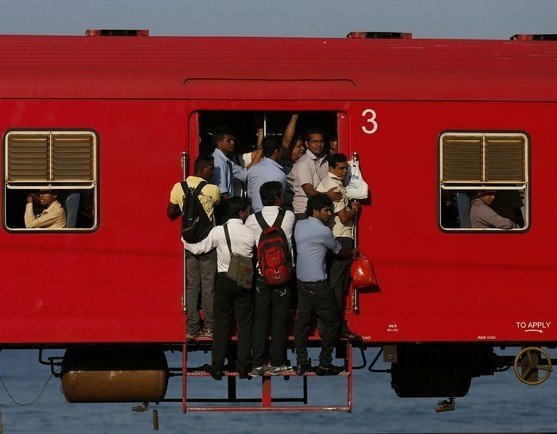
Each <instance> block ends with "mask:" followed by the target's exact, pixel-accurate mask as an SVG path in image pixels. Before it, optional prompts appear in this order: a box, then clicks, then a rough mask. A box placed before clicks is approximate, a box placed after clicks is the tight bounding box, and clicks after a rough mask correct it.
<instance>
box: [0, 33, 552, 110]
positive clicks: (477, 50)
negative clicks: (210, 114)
mask: <svg viewBox="0 0 557 434" xmlns="http://www.w3.org/2000/svg"><path fill="white" fill-rule="evenodd" d="M556 66H557V44H555V42H552V41H549V42H544V41H478V40H424V39H421V40H420V39H400V40H373V39H346V38H339V39H323V38H304V39H301V38H237V37H236V38H222V37H219V38H216V37H213V38H206V37H144V38H137V37H129V38H128V37H118V38H110V37H105V38H88V37H85V36H82V37H68V36H2V37H0V97H4V98H38V97H49V98H190V99H220V98H234V99H255V98H275V99H276V98H285V99H304V98H306V99H319V100H326V99H349V100H358V99H359V100H367V99H376V100H377V99H398V100H400V99H403V100H416V99H427V100H456V99H459V100H484V101H493V100H504V101H513V100H521V101H524V100H545V101H555V100H556V99H557V87H556V86H555V80H556V78H555V74H554V71H555V68H556ZM215 83H217V85H215Z"/></svg>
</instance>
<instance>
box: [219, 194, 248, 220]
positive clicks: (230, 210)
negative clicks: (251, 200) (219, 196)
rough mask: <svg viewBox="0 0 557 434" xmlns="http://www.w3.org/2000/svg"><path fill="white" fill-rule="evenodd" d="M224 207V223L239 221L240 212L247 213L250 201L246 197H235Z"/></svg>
mask: <svg viewBox="0 0 557 434" xmlns="http://www.w3.org/2000/svg"><path fill="white" fill-rule="evenodd" d="M223 205H224V212H223V215H224V219H223V221H224V222H226V221H227V220H228V219H239V218H240V212H241V211H245V210H246V208H247V207H248V201H247V199H246V198H244V197H240V196H234V197H231V198H230V199H228V200H225V201H224V204H223Z"/></svg>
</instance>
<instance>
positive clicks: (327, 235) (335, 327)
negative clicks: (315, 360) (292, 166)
mask: <svg viewBox="0 0 557 434" xmlns="http://www.w3.org/2000/svg"><path fill="white" fill-rule="evenodd" d="M306 213H307V216H308V218H307V220H300V221H298V223H297V224H296V228H295V230H294V239H295V240H296V246H297V251H298V256H297V258H296V270H297V277H298V315H297V317H296V324H295V326H294V341H295V345H296V358H297V361H298V368H297V372H298V374H299V375H301V374H303V373H304V372H307V371H308V370H310V369H311V365H310V363H309V362H308V351H307V337H308V334H309V332H310V325H311V318H312V314H313V313H315V314H316V315H317V317H318V318H319V319H320V320H321V322H322V324H323V327H322V329H321V330H320V333H319V334H320V335H321V353H320V354H319V366H318V367H317V370H316V374H317V375H338V374H339V373H340V372H342V369H343V368H342V367H340V366H335V365H333V364H332V354H333V349H334V347H335V343H336V341H337V339H338V337H339V331H340V320H339V312H338V307H337V304H336V301H335V296H334V294H333V290H332V289H331V287H330V285H329V283H328V281H327V269H326V255H327V250H331V251H332V252H333V253H334V254H336V255H338V256H341V257H343V258H354V257H355V256H356V255H357V251H356V250H349V249H344V248H342V246H341V245H340V244H339V242H338V241H336V240H335V238H334V236H333V233H332V232H331V229H330V228H329V227H328V226H327V223H328V221H329V220H330V219H331V218H332V216H333V202H332V200H331V199H330V198H329V197H328V196H327V195H326V194H324V193H318V194H316V195H314V196H310V197H309V198H308V204H307V211H306Z"/></svg>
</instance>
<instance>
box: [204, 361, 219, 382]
mask: <svg viewBox="0 0 557 434" xmlns="http://www.w3.org/2000/svg"><path fill="white" fill-rule="evenodd" d="M203 370H204V371H205V372H207V373H209V374H211V377H213V379H215V380H217V381H220V380H222V369H217V368H215V367H214V366H213V365H208V364H205V365H203Z"/></svg>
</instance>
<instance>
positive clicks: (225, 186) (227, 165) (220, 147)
mask: <svg viewBox="0 0 557 434" xmlns="http://www.w3.org/2000/svg"><path fill="white" fill-rule="evenodd" d="M212 140H213V145H214V146H215V150H214V151H213V159H214V162H215V173H214V175H213V184H215V185H218V186H219V188H220V194H221V196H222V198H223V199H229V198H231V197H233V196H238V195H239V193H240V192H237V191H235V188H234V179H237V180H238V181H240V182H245V181H246V175H247V169H246V168H245V167H242V166H240V165H238V164H236V163H234V162H233V161H232V160H231V159H230V157H231V156H232V155H233V154H234V149H235V142H234V133H233V132H232V130H231V129H230V128H226V127H220V128H217V129H216V130H215V131H213V135H212Z"/></svg>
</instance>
